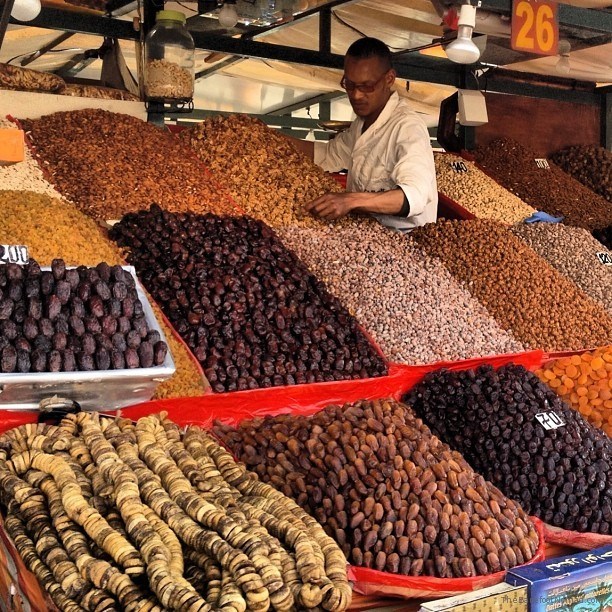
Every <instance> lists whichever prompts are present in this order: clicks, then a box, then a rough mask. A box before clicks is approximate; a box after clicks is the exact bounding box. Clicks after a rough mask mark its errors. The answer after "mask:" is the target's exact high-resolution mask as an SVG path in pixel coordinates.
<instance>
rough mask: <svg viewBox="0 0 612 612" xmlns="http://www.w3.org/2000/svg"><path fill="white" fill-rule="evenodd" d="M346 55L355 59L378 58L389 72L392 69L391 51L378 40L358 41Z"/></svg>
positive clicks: (366, 38)
mask: <svg viewBox="0 0 612 612" xmlns="http://www.w3.org/2000/svg"><path fill="white" fill-rule="evenodd" d="M346 55H349V56H350V57H352V58H355V59H369V58H371V57H377V58H378V59H379V60H380V61H381V63H382V64H383V66H384V67H385V68H386V69H387V70H390V69H391V68H392V64H391V51H389V47H387V45H385V43H384V42H383V41H382V40H379V39H378V38H369V37H365V38H360V39H359V40H356V41H355V42H354V43H353V44H352V45H351V46H350V47H349V48H348V50H347V52H346Z"/></svg>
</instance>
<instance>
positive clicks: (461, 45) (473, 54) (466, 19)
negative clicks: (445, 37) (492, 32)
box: [444, 4, 480, 64]
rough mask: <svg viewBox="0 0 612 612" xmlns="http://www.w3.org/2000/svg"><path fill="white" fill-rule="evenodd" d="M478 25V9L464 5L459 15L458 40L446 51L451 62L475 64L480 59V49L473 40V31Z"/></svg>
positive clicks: (448, 46) (447, 46)
mask: <svg viewBox="0 0 612 612" xmlns="http://www.w3.org/2000/svg"><path fill="white" fill-rule="evenodd" d="M475 25H476V7H475V6H472V5H471V4H462V5H461V11H460V13H459V26H458V28H457V38H456V39H455V40H453V42H451V43H450V44H448V45H446V48H445V49H444V50H445V51H446V55H447V57H448V59H449V60H451V61H452V62H456V63H457V64H473V63H474V62H476V61H478V58H479V57H480V49H479V48H478V47H477V46H476V44H475V43H474V41H473V40H472V31H473V30H474V27H475Z"/></svg>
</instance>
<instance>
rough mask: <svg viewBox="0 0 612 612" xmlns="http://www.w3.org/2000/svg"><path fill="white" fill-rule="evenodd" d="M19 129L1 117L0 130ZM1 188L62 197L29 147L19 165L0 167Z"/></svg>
mask: <svg viewBox="0 0 612 612" xmlns="http://www.w3.org/2000/svg"><path fill="white" fill-rule="evenodd" d="M15 127H17V126H16V125H15V124H14V123H12V122H11V121H7V120H6V119H4V118H3V117H0V128H13V129H14V128H15ZM0 188H2V189H7V190H10V189H15V190H22V189H23V190H24V191H26V190H27V191H33V192H36V193H42V194H45V195H48V196H50V197H52V198H59V197H61V196H60V194H59V193H58V192H57V191H56V190H55V188H54V187H53V185H51V183H49V181H47V180H46V179H45V177H44V175H43V172H42V170H41V169H40V166H39V165H38V163H37V162H36V160H35V159H34V157H32V153H31V152H30V149H29V148H28V147H26V148H25V158H24V160H23V161H22V162H19V163H18V164H9V165H6V166H3V165H0Z"/></svg>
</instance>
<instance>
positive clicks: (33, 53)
mask: <svg viewBox="0 0 612 612" xmlns="http://www.w3.org/2000/svg"><path fill="white" fill-rule="evenodd" d="M66 51H71V52H73V53H76V52H79V53H82V52H84V51H87V49H83V48H82V47H69V48H67V49H49V50H48V51H45V53H64V52H66ZM41 55H42V53H41V52H40V50H39V49H36V51H28V52H27V53H20V54H19V55H15V57H11V59H10V60H8V61H7V62H6V63H7V64H11V63H12V62H14V61H15V60H16V59H19V58H20V57H23V58H30V57H33V60H32V61H34V60H37V59H38V58H39V57H40V56H41Z"/></svg>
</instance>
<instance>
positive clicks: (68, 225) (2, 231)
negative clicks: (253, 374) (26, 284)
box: [0, 162, 205, 398]
mask: <svg viewBox="0 0 612 612" xmlns="http://www.w3.org/2000/svg"><path fill="white" fill-rule="evenodd" d="M34 163H35V162H34ZM36 168H37V169H38V167H37V166H36ZM0 171H1V168H0ZM38 171H39V172H40V170H38ZM66 236H70V239H66ZM0 243H2V244H24V245H26V246H27V247H28V251H29V255H30V256H31V257H32V258H33V259H35V260H36V261H38V262H39V264H40V265H43V266H50V265H51V262H52V260H53V259H56V258H61V259H63V260H64V261H65V262H66V264H67V265H75V266H76V265H85V266H95V265H96V264H97V262H99V261H100V259H102V260H103V261H105V262H106V263H108V264H111V265H112V264H119V265H122V264H124V263H125V261H124V259H123V255H122V254H121V252H120V251H119V249H118V248H117V247H116V246H115V245H114V244H113V243H112V242H111V241H110V240H108V239H107V238H106V237H105V236H104V235H103V233H102V232H101V231H100V228H99V227H98V226H97V225H96V223H95V222H94V221H92V220H91V219H90V218H89V217H87V216H85V215H84V214H83V213H81V212H79V211H78V210H77V209H76V208H75V207H74V206H73V205H72V204H70V203H69V202H66V201H65V200H58V199H56V198H52V197H48V196H46V195H41V194H38V193H32V192H29V191H0ZM151 308H153V311H154V313H155V317H156V319H157V321H158V323H159V325H160V327H161V328H162V330H163V332H164V335H165V336H166V341H167V343H168V345H169V347H170V352H171V353H172V357H173V359H174V365H175V367H176V371H175V373H174V374H173V375H172V376H171V377H170V378H169V379H168V380H166V381H164V382H163V383H161V384H160V385H159V386H158V387H157V389H156V390H155V396H154V397H156V398H161V397H186V396H193V395H202V393H204V389H205V387H204V381H203V376H202V374H201V373H200V371H199V370H198V368H197V366H196V364H195V362H194V358H193V357H192V356H191V354H190V353H189V351H188V350H187V348H185V346H184V345H183V344H182V343H181V342H179V341H178V340H177V339H176V338H175V337H174V334H173V333H172V331H171V330H170V328H169V327H168V326H167V325H166V323H165V322H164V321H163V318H162V316H161V312H160V311H159V308H158V306H157V305H156V304H155V302H151Z"/></svg>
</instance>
